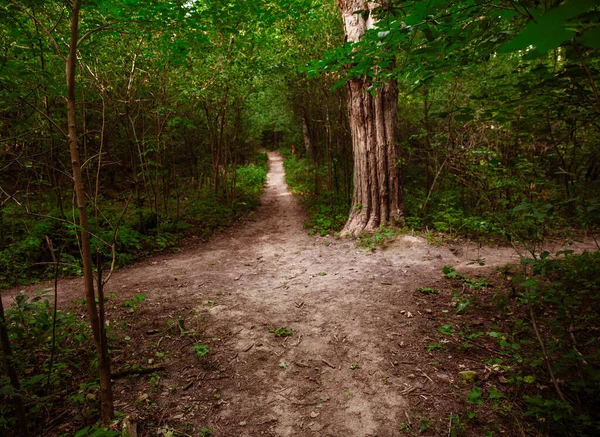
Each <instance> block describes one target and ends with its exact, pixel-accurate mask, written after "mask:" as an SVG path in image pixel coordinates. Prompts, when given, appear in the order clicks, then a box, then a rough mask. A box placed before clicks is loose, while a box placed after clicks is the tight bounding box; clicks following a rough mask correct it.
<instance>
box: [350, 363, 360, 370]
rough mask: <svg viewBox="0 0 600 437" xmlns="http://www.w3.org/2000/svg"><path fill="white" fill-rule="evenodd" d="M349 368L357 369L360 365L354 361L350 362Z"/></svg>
mask: <svg viewBox="0 0 600 437" xmlns="http://www.w3.org/2000/svg"><path fill="white" fill-rule="evenodd" d="M350 369H351V370H357V369H360V366H359V365H358V364H356V363H350Z"/></svg>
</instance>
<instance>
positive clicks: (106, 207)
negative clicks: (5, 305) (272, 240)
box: [0, 154, 268, 289]
mask: <svg viewBox="0 0 600 437" xmlns="http://www.w3.org/2000/svg"><path fill="white" fill-rule="evenodd" d="M267 160H268V158H267V156H266V155H265V154H261V155H258V156H257V160H256V161H257V163H256V164H248V165H246V166H241V167H239V168H238V169H237V172H236V186H235V196H232V194H231V193H230V195H229V196H228V197H229V199H227V198H225V197H221V196H215V195H214V194H213V193H212V192H210V191H209V190H207V189H205V188H203V189H198V188H197V187H196V186H194V185H191V184H186V181H184V180H182V181H181V185H180V187H179V188H178V191H177V193H176V195H172V196H170V197H169V198H168V199H166V200H165V202H167V205H166V207H165V210H166V211H168V213H164V212H163V213H160V214H158V213H157V212H156V209H155V208H152V207H151V206H149V205H148V202H143V201H139V202H137V203H138V205H135V202H134V201H133V200H131V201H130V202H129V203H128V202H127V201H128V199H129V198H130V196H132V195H133V193H127V192H123V193H120V194H119V195H118V196H117V197H114V196H111V195H109V193H110V192H109V191H107V193H105V194H104V195H102V194H101V195H100V198H99V199H97V204H98V206H99V210H100V211H101V213H100V214H98V215H96V214H94V211H92V209H91V208H90V210H89V211H88V213H89V217H90V229H91V232H92V241H91V244H92V251H93V252H96V249H97V248H98V247H99V248H100V251H101V253H102V259H103V261H104V262H106V263H112V258H113V251H112V243H113V240H114V245H115V246H114V247H115V254H114V257H115V266H116V267H122V266H124V265H126V264H129V263H131V262H132V261H134V260H136V259H139V258H140V257H143V256H147V255H150V254H152V253H155V252H160V251H163V250H165V249H169V248H171V249H172V250H177V249H176V248H175V247H174V246H175V245H176V244H177V243H178V242H179V241H180V240H181V239H182V238H184V237H185V236H187V235H196V236H199V237H200V238H206V237H208V236H209V235H210V234H212V233H214V232H216V231H219V230H221V229H223V228H224V227H225V226H228V225H229V224H230V223H232V222H234V221H235V220H237V219H239V218H240V217H243V216H245V215H248V214H249V213H251V211H252V210H254V209H255V208H256V207H257V206H258V202H259V197H260V194H261V192H262V188H263V185H264V182H265V181H266V173H267ZM232 198H233V200H232ZM38 200H39V202H38V206H37V209H36V210H35V211H30V212H29V213H28V212H26V211H25V209H24V208H23V207H22V206H19V205H16V204H5V205H3V206H2V207H0V289H1V288H8V287H11V286H14V285H24V284H27V283H32V282H36V281H38V280H40V279H43V278H48V277H52V276H53V274H54V266H53V265H51V263H52V253H51V251H50V248H49V244H51V246H52V248H53V250H54V251H55V252H56V253H55V254H56V256H57V257H58V261H59V262H60V268H59V274H61V275H65V274H68V275H78V274H81V264H80V260H79V245H78V235H77V233H78V226H77V225H76V224H75V223H76V222H77V212H76V209H71V210H66V209H65V210H64V211H63V212H61V211H60V210H58V209H56V208H50V207H49V206H44V205H49V203H50V202H51V199H50V198H46V199H38Z"/></svg>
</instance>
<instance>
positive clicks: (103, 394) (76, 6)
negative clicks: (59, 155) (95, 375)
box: [66, 0, 114, 425]
mask: <svg viewBox="0 0 600 437" xmlns="http://www.w3.org/2000/svg"><path fill="white" fill-rule="evenodd" d="M71 9H72V11H71V28H70V30H71V37H70V45H69V56H68V57H67V65H66V68H67V69H66V79H67V125H68V136H69V151H70V154H71V166H72V169H73V184H74V188H75V196H76V198H77V211H78V212H79V226H80V228H81V260H82V264H83V283H84V292H85V300H86V303H87V310H88V317H89V319H90V325H91V327H92V332H93V334H94V339H95V340H96V345H97V347H98V354H99V371H100V401H101V404H102V424H103V425H107V424H108V423H109V421H110V420H111V419H112V418H113V416H114V407H113V399H112V387H111V379H110V358H109V357H108V348H107V347H106V342H105V341H103V339H104V340H105V339H106V336H105V332H104V325H103V324H101V323H100V320H101V318H100V317H99V316H98V308H97V307H96V295H95V290H94V272H93V267H92V250H91V244H90V232H89V222H88V214H87V198H86V195H85V191H84V188H83V177H82V174H81V162H80V157H79V147H78V143H77V120H76V96H75V85H76V81H75V71H76V67H77V40H78V37H79V12H80V10H81V0H75V1H74V2H73V3H72V4H71Z"/></svg>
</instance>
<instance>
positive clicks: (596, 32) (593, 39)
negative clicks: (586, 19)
mask: <svg viewBox="0 0 600 437" xmlns="http://www.w3.org/2000/svg"><path fill="white" fill-rule="evenodd" d="M579 41H580V42H581V44H583V45H585V46H588V47H591V48H593V49H600V27H595V28H593V29H590V30H588V31H586V32H584V33H583V34H582V35H581V36H580V37H579Z"/></svg>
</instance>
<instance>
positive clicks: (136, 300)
mask: <svg viewBox="0 0 600 437" xmlns="http://www.w3.org/2000/svg"><path fill="white" fill-rule="evenodd" d="M145 300H146V295H145V294H143V293H139V294H136V296H135V298H133V299H131V300H126V301H124V302H123V304H122V306H124V307H125V308H132V309H134V308H135V307H136V306H138V305H139V304H140V303H142V302H144V301H145Z"/></svg>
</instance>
